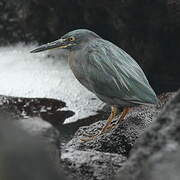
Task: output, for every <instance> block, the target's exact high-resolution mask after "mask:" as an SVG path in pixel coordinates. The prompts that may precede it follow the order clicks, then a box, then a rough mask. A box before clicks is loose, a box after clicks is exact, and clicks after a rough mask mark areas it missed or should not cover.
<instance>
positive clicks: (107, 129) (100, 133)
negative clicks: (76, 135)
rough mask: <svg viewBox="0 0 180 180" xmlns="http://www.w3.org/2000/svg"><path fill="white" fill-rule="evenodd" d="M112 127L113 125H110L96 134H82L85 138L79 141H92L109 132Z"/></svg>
mask: <svg viewBox="0 0 180 180" xmlns="http://www.w3.org/2000/svg"><path fill="white" fill-rule="evenodd" d="M114 126H115V125H113V124H111V125H109V126H107V127H106V128H105V129H103V131H100V132H99V133H97V134H84V135H85V136H86V137H87V138H81V139H80V140H81V141H83V142H87V141H90V140H93V139H95V138H97V137H98V136H100V135H102V134H104V133H106V132H108V131H110V130H111V129H112V128H113V127H114Z"/></svg>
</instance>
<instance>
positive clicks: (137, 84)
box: [31, 29, 158, 141]
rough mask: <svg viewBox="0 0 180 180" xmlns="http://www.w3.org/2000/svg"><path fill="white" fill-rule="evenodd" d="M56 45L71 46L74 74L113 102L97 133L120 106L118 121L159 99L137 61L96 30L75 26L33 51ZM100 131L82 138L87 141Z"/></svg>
mask: <svg viewBox="0 0 180 180" xmlns="http://www.w3.org/2000/svg"><path fill="white" fill-rule="evenodd" d="M54 48H61V49H66V50H68V62H69V65H70V68H71V70H72V71H73V73H74V75H75V77H76V78H77V79H78V80H79V82H80V83H81V84H82V85H83V86H85V87H86V88H87V89H88V90H90V91H91V92H93V93H94V94H95V95H96V96H97V97H98V98H99V99H101V100H102V101H103V102H105V103H107V104H109V105H111V114H110V116H109V118H108V120H107V122H106V124H105V126H104V127H103V128H102V129H101V131H100V132H99V133H98V134H97V135H101V134H102V133H104V132H106V131H107V130H109V129H111V128H112V127H113V125H112V120H113V119H114V117H115V116H116V114H117V109H118V108H119V107H122V108H123V112H122V113H121V115H120V117H119V119H118V121H117V122H116V125H117V124H118V123H119V122H121V121H122V120H123V119H124V118H125V116H126V114H127V113H128V111H129V108H130V107H133V106H136V105H140V104H147V105H149V104H157V103H158V99H157V96H156V94H155V92H154V91H153V89H152V88H151V86H150V85H149V82H148V80H147V78H146V76H145V74H144V72H143V70H142V69H141V68H140V66H139V65H138V64H137V63H136V61H135V60H134V59H133V58H132V57H131V56H130V55H128V54H127V53H126V52H125V51H124V50H122V49H121V48H119V47H117V46H116V45H114V44H113V43H111V42H109V41H107V40H104V39H102V38H101V37H100V36H99V35H97V34H96V33H94V32H92V31H90V30H86V29H78V30H74V31H71V32H69V33H67V34H65V35H64V36H62V37H61V38H60V39H58V40H56V41H53V42H50V43H47V44H44V45H41V46H39V47H37V48H36V49H35V50H33V51H31V52H32V53H37V52H41V51H44V50H48V49H54ZM97 135H94V136H91V137H89V138H85V139H82V140H84V141H87V140H90V139H93V138H95V137H96V136H97Z"/></svg>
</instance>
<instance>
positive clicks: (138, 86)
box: [84, 40, 157, 104]
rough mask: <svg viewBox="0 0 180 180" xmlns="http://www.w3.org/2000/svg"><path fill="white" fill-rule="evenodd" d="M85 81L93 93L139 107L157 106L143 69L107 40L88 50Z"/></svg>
mask: <svg viewBox="0 0 180 180" xmlns="http://www.w3.org/2000/svg"><path fill="white" fill-rule="evenodd" d="M87 57H88V58H87V59H86V61H87V62H86V66H85V67H84V70H85V72H86V78H87V79H88V82H89V83H90V85H91V87H90V89H91V91H93V92H94V93H96V94H100V95H103V96H106V97H112V98H119V99H120V100H124V101H128V102H136V103H139V104H141V103H156V101H157V98H156V95H155V93H154V91H153V89H152V88H151V86H150V85H149V82H148V80H147V79H146V76H145V74H144V72H143V71H142V69H141V68H140V66H139V65H138V64H137V63H136V61H135V60H134V59H133V58H132V57H131V56H130V55H128V54H127V53H126V52H125V51H123V50H122V49H120V48H118V47H117V46H115V45H114V44H112V43H110V42H109V41H105V40H96V42H93V43H92V44H90V46H89V47H88V51H87Z"/></svg>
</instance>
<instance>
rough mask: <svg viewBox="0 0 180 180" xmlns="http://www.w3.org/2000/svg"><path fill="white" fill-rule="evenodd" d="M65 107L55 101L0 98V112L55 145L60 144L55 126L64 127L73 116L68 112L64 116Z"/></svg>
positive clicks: (63, 104) (34, 134) (62, 103)
mask: <svg viewBox="0 0 180 180" xmlns="http://www.w3.org/2000/svg"><path fill="white" fill-rule="evenodd" d="M64 106H65V103H64V102H61V101H58V100H54V99H46V98H45V99H43V98H17V97H7V96H0V110H1V111H3V112H7V114H10V115H13V117H14V118H13V119H12V120H11V121H15V123H16V124H17V125H18V126H21V127H22V128H23V129H24V130H26V131H27V132H28V133H29V134H31V135H33V136H35V137H43V138H45V139H46V140H47V141H48V142H49V143H53V144H58V142H59V136H60V135H59V131H58V130H57V128H56V127H55V126H53V124H59V125H62V123H63V122H64V120H65V119H66V117H69V116H71V115H72V114H73V112H70V111H67V113H66V116H62V112H61V110H60V109H61V108H62V107H64ZM53 117H56V118H53Z"/></svg>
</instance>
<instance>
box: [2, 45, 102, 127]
mask: <svg viewBox="0 0 180 180" xmlns="http://www.w3.org/2000/svg"><path fill="white" fill-rule="evenodd" d="M35 47H36V46H35V45H28V46H27V45H24V44H18V45H15V46H10V47H0V94H1V95H8V96H17V97H28V98H32V97H41V98H43V97H46V98H55V99H59V100H62V101H64V102H66V105H67V107H66V109H68V110H71V111H74V112H75V115H74V116H73V117H70V118H69V119H67V120H66V123H68V122H71V121H76V120H78V119H82V118H86V117H88V116H90V115H94V114H96V111H97V110H98V109H100V108H101V107H102V105H103V103H102V102H101V101H100V100H99V99H97V98H96V97H95V95H94V94H92V93H91V92H89V91H88V90H87V89H85V88H84V87H83V86H82V85H81V84H80V83H79V82H78V81H77V80H76V79H75V77H74V75H73V74H72V72H71V70H70V68H69V66H68V63H67V60H66V58H65V56H62V57H60V56H59V55H57V54H59V53H62V51H61V52H60V50H59V49H56V50H53V51H52V52H51V54H54V55H55V56H54V57H52V56H51V57H48V52H47V51H46V52H42V53H37V54H31V53H29V51H30V50H32V49H34V48H35Z"/></svg>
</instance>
